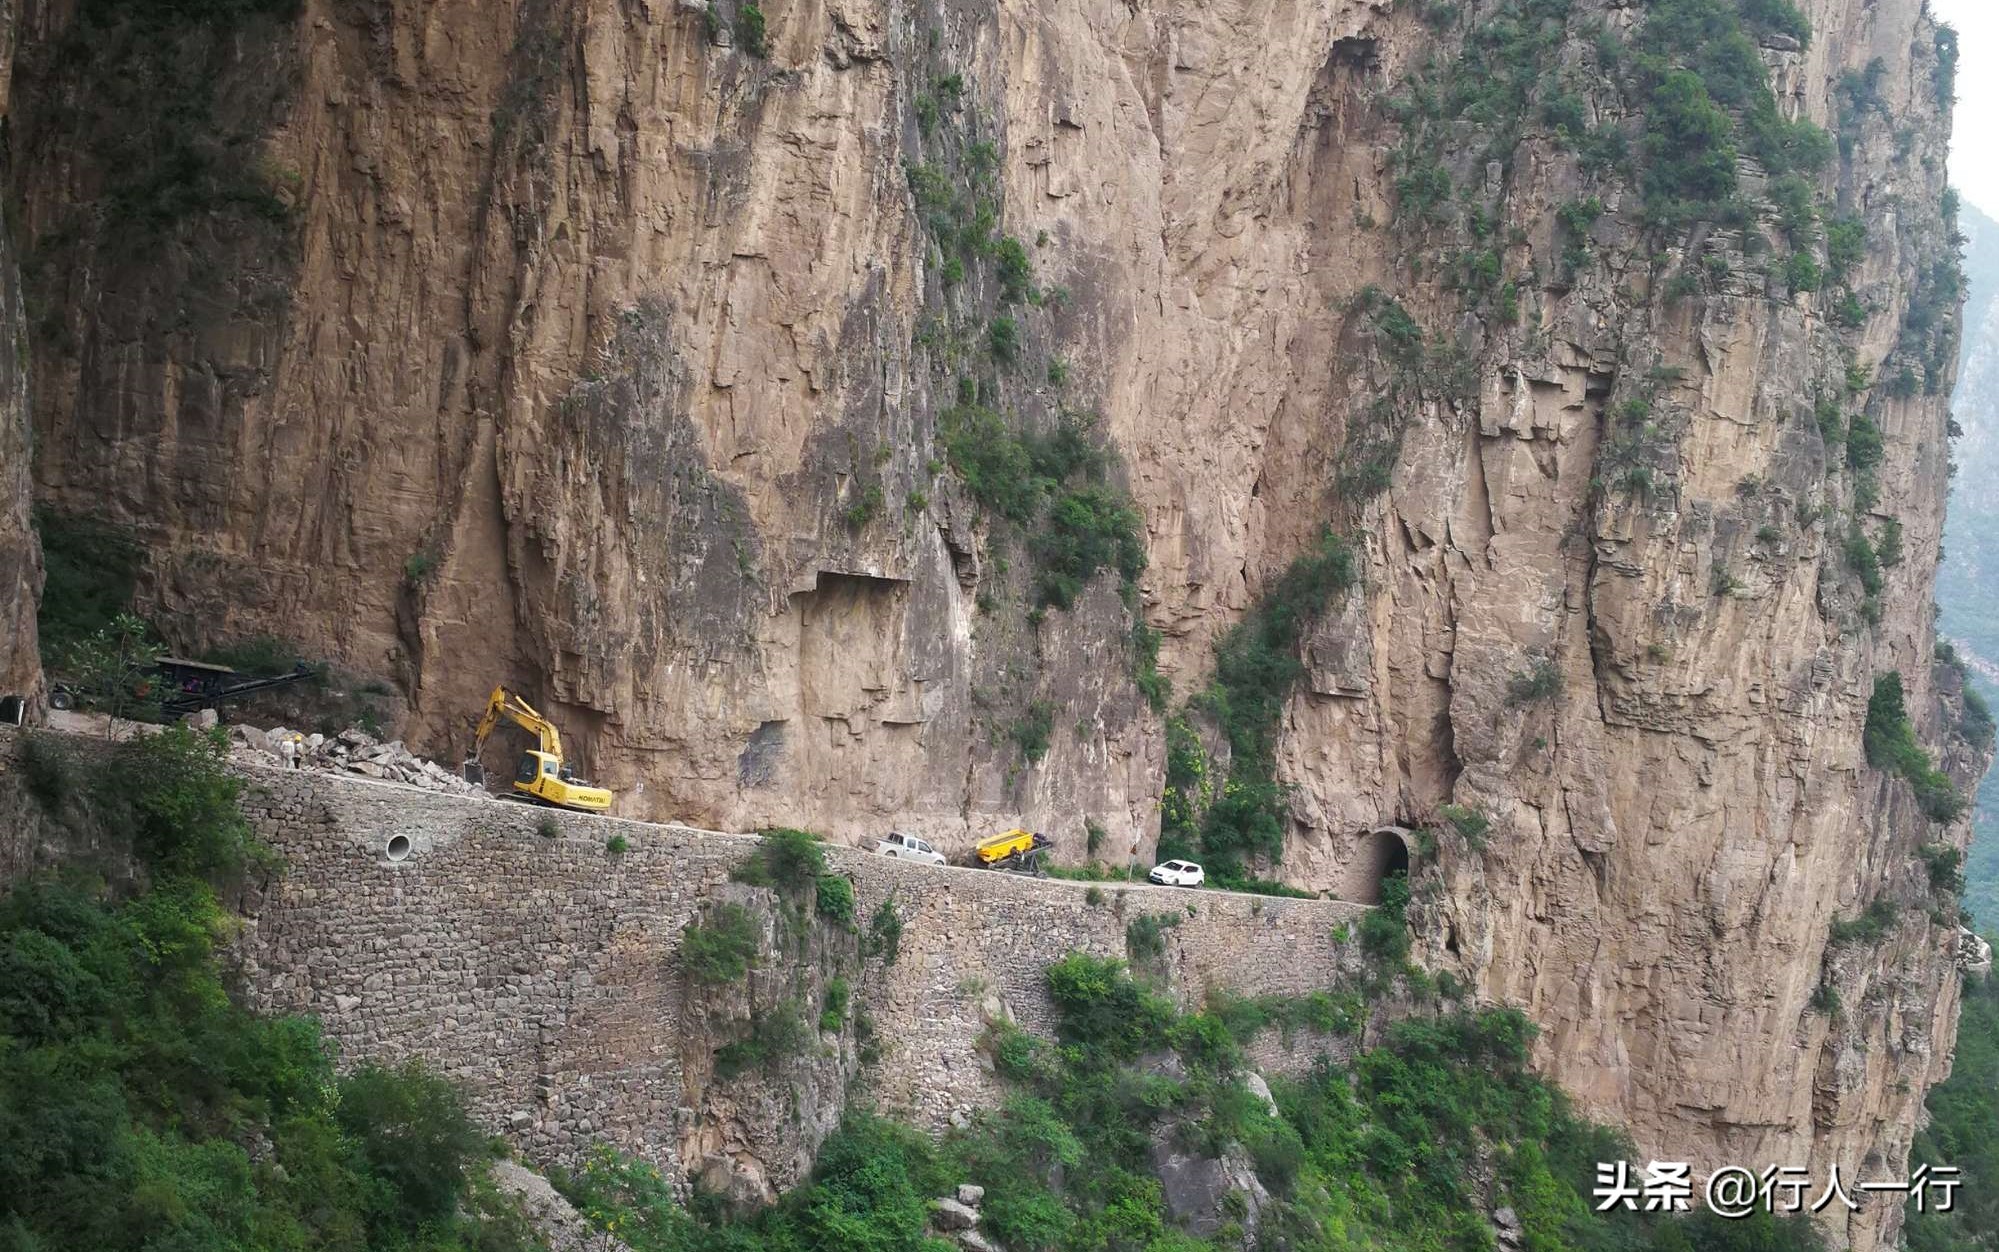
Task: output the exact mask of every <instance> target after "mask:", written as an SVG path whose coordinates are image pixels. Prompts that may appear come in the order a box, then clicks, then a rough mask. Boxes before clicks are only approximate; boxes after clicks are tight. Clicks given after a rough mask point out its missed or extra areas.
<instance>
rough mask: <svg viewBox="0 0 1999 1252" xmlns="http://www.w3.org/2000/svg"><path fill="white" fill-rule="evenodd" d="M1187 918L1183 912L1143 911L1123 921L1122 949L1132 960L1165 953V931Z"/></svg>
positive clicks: (1154, 958)
mask: <svg viewBox="0 0 1999 1252" xmlns="http://www.w3.org/2000/svg"><path fill="white" fill-rule="evenodd" d="M1186 920H1187V916H1186V914H1184V913H1144V914H1141V915H1139V916H1137V917H1134V918H1132V919H1131V921H1129V922H1127V923H1125V928H1124V950H1125V953H1126V954H1127V955H1128V956H1130V957H1131V959H1132V960H1133V961H1150V960H1156V959H1158V958H1159V957H1161V956H1164V955H1165V954H1166V932H1167V931H1169V930H1171V929H1172V928H1173V927H1175V926H1178V925H1179V924H1180V923H1181V922H1184V921H1186Z"/></svg>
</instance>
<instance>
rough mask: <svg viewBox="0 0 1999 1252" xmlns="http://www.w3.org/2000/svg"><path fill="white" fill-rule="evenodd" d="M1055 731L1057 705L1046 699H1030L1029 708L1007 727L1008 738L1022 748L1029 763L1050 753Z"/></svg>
mask: <svg viewBox="0 0 1999 1252" xmlns="http://www.w3.org/2000/svg"><path fill="white" fill-rule="evenodd" d="M1054 732H1055V706H1054V705H1052V704H1050V703H1048V701H1046V700H1030V701H1029V702H1028V705H1027V708H1026V709H1025V710H1023V711H1022V713H1021V715H1020V716H1019V717H1017V718H1015V719H1014V720H1013V723H1012V725H1010V726H1008V727H1007V732H1006V733H1007V738H1009V739H1011V740H1013V745H1014V746H1015V747H1016V748H1019V749H1020V755H1021V758H1022V759H1023V760H1025V761H1026V762H1027V763H1028V764H1029V765H1032V764H1034V763H1036V762H1037V761H1039V760H1040V759H1041V758H1042V757H1044V756H1047V755H1048V745H1049V740H1050V737H1051V736H1052V735H1053V734H1054Z"/></svg>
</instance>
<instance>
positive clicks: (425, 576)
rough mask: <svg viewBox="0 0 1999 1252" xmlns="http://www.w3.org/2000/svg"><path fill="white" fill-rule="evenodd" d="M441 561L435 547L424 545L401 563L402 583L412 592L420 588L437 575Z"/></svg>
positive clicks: (441, 558)
mask: <svg viewBox="0 0 1999 1252" xmlns="http://www.w3.org/2000/svg"><path fill="white" fill-rule="evenodd" d="M443 559H444V558H443V557H442V556H441V555H440V554H439V553H438V551H437V549H436V548H435V547H432V546H429V545H426V546H424V547H421V548H418V549H417V550H416V551H415V552H412V553H410V554H409V557H408V559H406V560H405V561H404V562H403V582H404V583H405V584H406V585H407V586H408V587H409V588H410V589H411V590H412V591H414V590H417V589H419V588H422V587H423V586H425V585H426V584H428V583H429V582H430V579H431V576H432V575H434V574H435V573H437V569H438V566H439V565H440V564H441V563H442V561H443Z"/></svg>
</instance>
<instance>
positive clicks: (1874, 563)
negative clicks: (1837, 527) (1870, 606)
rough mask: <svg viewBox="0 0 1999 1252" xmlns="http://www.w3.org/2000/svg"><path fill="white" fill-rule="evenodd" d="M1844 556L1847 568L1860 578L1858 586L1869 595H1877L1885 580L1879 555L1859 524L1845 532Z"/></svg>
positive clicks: (1884, 584)
mask: <svg viewBox="0 0 1999 1252" xmlns="http://www.w3.org/2000/svg"><path fill="white" fill-rule="evenodd" d="M1842 551H1843V552H1844V554H1845V556H1846V565H1847V568H1848V569H1850V570H1852V571H1853V573H1854V576H1855V577H1857V578H1859V579H1860V586H1861V588H1862V590H1864V591H1865V592H1866V593H1867V594H1868V595H1869V596H1878V595H1880V594H1881V592H1882V589H1883V588H1885V587H1886V586H1887V585H1888V584H1887V580H1886V579H1885V578H1883V577H1882V574H1881V557H1880V555H1879V554H1878V553H1876V552H1875V551H1874V542H1873V541H1872V540H1871V539H1869V538H1868V537H1867V532H1866V531H1864V530H1862V529H1861V528H1860V527H1859V525H1857V524H1856V525H1855V526H1854V527H1853V529H1851V530H1849V531H1847V532H1846V543H1845V545H1844V546H1843V548H1842Z"/></svg>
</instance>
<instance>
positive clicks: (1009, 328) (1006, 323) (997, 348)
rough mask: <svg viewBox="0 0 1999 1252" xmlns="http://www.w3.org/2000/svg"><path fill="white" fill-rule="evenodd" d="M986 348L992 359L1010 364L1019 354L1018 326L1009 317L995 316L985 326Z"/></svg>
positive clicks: (1003, 363)
mask: <svg viewBox="0 0 1999 1252" xmlns="http://www.w3.org/2000/svg"><path fill="white" fill-rule="evenodd" d="M986 349H987V350H988V351H990V352H991V353H992V354H993V360H995V361H998V362H999V363H1001V364H1002V365H1011V364H1012V363H1013V362H1014V361H1015V360H1016V359H1017V358H1018V357H1019V356H1020V327H1019V325H1018V324H1017V323H1015V322H1014V320H1013V319H1012V318H1010V317H996V318H994V319H993V320H992V321H991V322H990V323H988V324H987V326H986Z"/></svg>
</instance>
